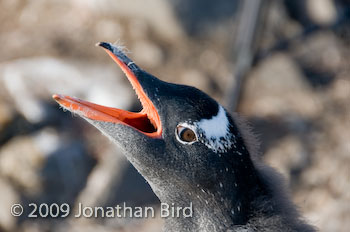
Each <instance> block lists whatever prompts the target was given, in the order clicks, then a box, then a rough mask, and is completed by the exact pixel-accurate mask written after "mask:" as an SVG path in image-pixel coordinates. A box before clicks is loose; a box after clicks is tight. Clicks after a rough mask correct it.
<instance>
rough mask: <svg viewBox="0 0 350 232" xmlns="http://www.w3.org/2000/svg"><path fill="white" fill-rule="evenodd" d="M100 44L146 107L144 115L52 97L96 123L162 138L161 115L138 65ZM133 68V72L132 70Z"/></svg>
mask: <svg viewBox="0 0 350 232" xmlns="http://www.w3.org/2000/svg"><path fill="white" fill-rule="evenodd" d="M98 45H99V46H101V47H103V48H104V49H105V51H106V52H107V53H108V54H109V55H110V56H111V57H112V59H113V60H114V61H115V62H116V63H117V64H118V65H119V67H120V68H121V69H122V71H123V72H124V73H125V75H126V76H127V78H128V80H129V81H130V83H131V85H132V87H133V89H134V90H135V92H136V94H137V96H138V98H139V100H140V102H141V105H142V107H143V109H142V110H141V112H137V113H135V112H129V111H126V110H122V109H116V108H112V107H106V106H102V105H97V104H94V103H91V102H87V101H84V100H80V99H77V98H74V97H69V96H64V95H60V94H54V95H53V96H52V97H53V98H54V99H55V100H56V101H57V102H58V103H59V104H60V105H61V106H62V107H63V108H65V109H67V110H69V111H71V112H73V113H76V114H78V115H80V116H83V117H86V118H88V119H91V120H96V121H103V122H112V123H119V124H125V125H128V126H130V127H133V128H135V129H137V130H138V131H140V132H141V133H143V134H145V135H147V136H149V137H152V138H161V136H162V125H161V122H160V117H159V114H158V112H157V110H156V108H155V106H154V105H153V103H152V101H151V100H150V99H149V97H148V96H147V94H146V93H145V91H144V90H143V88H142V86H141V84H140V82H139V81H138V78H137V76H136V75H135V73H134V71H133V70H134V69H135V67H136V66H135V65H134V64H133V62H132V61H131V60H130V59H129V58H128V57H126V56H125V55H124V54H123V53H122V52H121V51H120V50H119V49H118V48H117V47H114V46H112V45H111V44H109V43H103V42H102V43H99V44H98ZM130 65H133V69H131V68H130V67H129V66H130Z"/></svg>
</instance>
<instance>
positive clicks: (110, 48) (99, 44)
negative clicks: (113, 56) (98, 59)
mask: <svg viewBox="0 0 350 232" xmlns="http://www.w3.org/2000/svg"><path fill="white" fill-rule="evenodd" d="M96 46H99V47H103V48H105V49H107V50H109V51H112V50H113V48H112V46H111V44H110V43H107V42H98V43H97V44H96Z"/></svg>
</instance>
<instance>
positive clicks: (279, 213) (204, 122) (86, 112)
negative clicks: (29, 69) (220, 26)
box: [53, 42, 315, 232]
mask: <svg viewBox="0 0 350 232" xmlns="http://www.w3.org/2000/svg"><path fill="white" fill-rule="evenodd" d="M98 45H99V46H101V47H103V48H104V49H105V50H106V52H107V53H108V54H109V55H110V56H111V57H112V59H113V60H114V61H115V62H116V63H117V64H118V65H119V66H120V68H121V69H122V71H123V72H124V73H125V74H126V76H127V78H128V80H129V81H130V83H131V85H132V87H133V88H134V90H135V92H136V94H137V96H138V98H139V99H140V102H141V104H142V107H143V109H142V110H141V112H138V113H134V112H129V111H125V110H122V109H115V108H111V107H105V106H101V105H97V104H93V103H90V102H87V101H83V100H80V99H77V98H73V97H69V96H63V95H57V94H55V95H53V98H54V99H55V100H56V101H57V102H58V103H59V104H60V105H61V106H62V107H63V108H65V109H67V110H69V111H71V112H73V113H74V114H77V115H79V116H81V117H83V118H84V119H86V120H87V121H88V122H89V123H91V124H92V125H94V126H95V127H97V128H98V129H99V130H100V131H102V133H103V134H105V135H106V136H107V137H109V138H110V139H111V140H112V141H113V142H115V143H116V144H117V145H118V146H119V147H120V148H121V149H122V150H123V152H124V154H125V156H126V157H127V159H128V160H129V161H130V162H131V163H132V164H133V165H134V166H135V168H136V169H137V170H138V171H139V172H140V173H141V175H142V176H143V177H144V178H145V179H146V180H147V181H148V183H149V184H150V186H151V187H152V189H153V191H154V192H155V194H156V195H157V196H158V197H159V199H160V201H161V202H162V203H164V204H168V205H169V206H170V207H172V206H174V208H175V207H176V209H179V208H180V207H189V206H191V207H192V208H191V209H192V210H193V213H192V215H191V216H189V215H182V216H180V217H172V216H169V217H167V218H166V219H165V226H164V231H181V232H184V231H185V232H186V231H208V232H214V231H240V232H243V231H246V232H248V231H249V232H250V231H264V232H265V231H266V232H267V231H271V232H272V231H303V232H304V231H315V230H314V229H313V227H312V226H310V225H308V224H306V223H305V222H304V220H303V219H302V218H301V216H300V215H299V213H298V212H297V210H296V207H295V206H294V205H293V203H292V202H291V200H290V199H289V196H288V194H287V193H285V190H284V185H283V182H282V181H281V180H280V177H279V175H278V174H276V172H275V171H273V170H272V169H270V168H268V167H266V166H265V165H262V164H261V162H260V161H259V159H257V158H255V156H254V154H253V153H252V152H253V151H250V149H249V147H248V145H247V143H248V142H247V140H245V139H244V137H243V134H244V133H243V132H242V131H241V129H240V128H239V123H238V122H237V121H236V119H235V117H232V116H231V115H230V114H229V113H228V112H227V111H226V110H225V109H224V107H223V106H221V105H220V104H219V103H217V102H216V101H215V100H213V99H212V98H211V97H209V96H208V95H207V94H205V93H203V92H202V91H200V90H198V89H196V88H194V87H190V86H185V85H178V84H172V83H167V82H164V81H161V80H159V79H157V78H156V77H154V76H152V75H150V74H148V73H147V72H145V71H144V70H142V69H141V68H139V67H138V66H137V65H136V64H135V63H134V62H133V61H132V60H131V59H130V58H128V57H127V56H126V55H125V54H124V53H123V52H122V50H121V49H119V48H118V47H117V46H114V45H112V44H110V43H105V42H101V43H99V44H98Z"/></svg>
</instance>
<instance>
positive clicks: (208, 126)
mask: <svg viewBox="0 0 350 232" xmlns="http://www.w3.org/2000/svg"><path fill="white" fill-rule="evenodd" d="M179 125H181V126H185V127H187V128H190V129H191V130H193V131H195V132H196V134H197V135H198V140H199V141H200V142H202V143H203V144H205V145H206V146H207V147H208V148H210V149H211V150H213V151H214V152H216V153H222V152H225V151H227V150H228V149H230V148H231V147H232V145H233V144H234V143H235V137H234V135H233V134H232V133H231V132H230V122H229V120H228V118H227V115H226V112H225V109H224V108H223V107H222V106H221V105H219V110H218V113H217V115H215V116H213V117H212V118H210V119H202V120H200V121H196V122H193V123H180V124H179Z"/></svg>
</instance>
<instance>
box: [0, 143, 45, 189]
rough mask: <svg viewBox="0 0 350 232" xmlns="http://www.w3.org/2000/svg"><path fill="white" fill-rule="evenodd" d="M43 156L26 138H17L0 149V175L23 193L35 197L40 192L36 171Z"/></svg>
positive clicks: (38, 176) (38, 177)
mask: <svg viewBox="0 0 350 232" xmlns="http://www.w3.org/2000/svg"><path fill="white" fill-rule="evenodd" d="M44 160H45V155H44V154H43V153H41V152H40V151H39V149H38V148H37V147H36V146H35V143H34V141H33V140H32V139H31V138H30V137H28V136H22V137H20V136H18V137H16V138H14V139H12V140H11V141H9V142H8V143H6V144H5V145H4V146H2V147H1V148H0V175H2V176H4V177H6V178H8V179H10V180H11V182H12V183H13V184H14V185H17V186H18V187H19V188H21V189H22V191H23V192H25V193H27V194H29V195H35V194H37V193H38V192H40V190H41V183H40V175H39V173H38V170H39V169H40V168H41V167H42V164H43V161H44Z"/></svg>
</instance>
